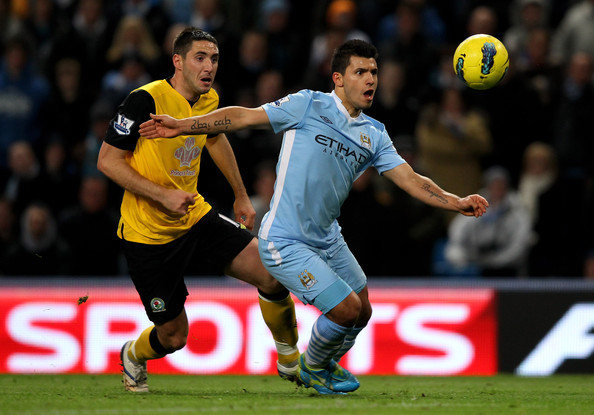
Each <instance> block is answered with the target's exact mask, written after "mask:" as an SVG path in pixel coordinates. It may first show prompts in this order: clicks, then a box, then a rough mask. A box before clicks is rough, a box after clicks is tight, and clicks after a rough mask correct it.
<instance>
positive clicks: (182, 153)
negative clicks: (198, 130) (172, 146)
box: [174, 137, 200, 167]
mask: <svg viewBox="0 0 594 415" xmlns="http://www.w3.org/2000/svg"><path fill="white" fill-rule="evenodd" d="M195 144H196V139H195V138H194V137H188V138H186V141H185V142H184V145H183V146H182V147H179V148H178V149H177V150H175V154H174V155H175V158H176V159H178V160H179V165H180V167H190V163H191V162H192V160H194V159H196V158H198V155H199V154H200V148H199V147H194V145H195Z"/></svg>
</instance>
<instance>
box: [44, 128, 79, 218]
mask: <svg viewBox="0 0 594 415" xmlns="http://www.w3.org/2000/svg"><path fill="white" fill-rule="evenodd" d="M40 179H41V189H40V192H39V193H38V194H37V198H38V199H40V200H43V201H44V202H45V203H46V204H47V205H48V207H50V209H51V210H52V215H54V216H55V217H58V215H60V213H61V212H62V211H63V210H64V209H66V208H69V207H71V206H72V205H73V204H75V203H76V200H77V197H76V193H77V189H78V186H79V182H80V177H79V164H75V163H74V162H72V161H69V160H68V157H67V153H66V147H65V145H64V143H63V142H62V141H60V140H57V139H56V140H53V141H51V142H49V143H47V145H46V146H45V149H44V152H43V163H42V169H41V173H40Z"/></svg>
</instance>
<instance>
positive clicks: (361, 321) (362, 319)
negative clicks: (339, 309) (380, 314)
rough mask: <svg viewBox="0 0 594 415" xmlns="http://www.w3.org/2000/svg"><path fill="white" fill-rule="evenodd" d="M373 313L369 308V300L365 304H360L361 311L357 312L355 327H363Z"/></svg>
mask: <svg viewBox="0 0 594 415" xmlns="http://www.w3.org/2000/svg"><path fill="white" fill-rule="evenodd" d="M372 315H373V310H372V308H371V304H369V302H368V303H367V304H361V312H360V313H359V318H358V320H357V327H365V326H366V325H367V323H369V320H370V319H371V316H372Z"/></svg>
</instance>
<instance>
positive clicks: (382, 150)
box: [373, 129, 406, 174]
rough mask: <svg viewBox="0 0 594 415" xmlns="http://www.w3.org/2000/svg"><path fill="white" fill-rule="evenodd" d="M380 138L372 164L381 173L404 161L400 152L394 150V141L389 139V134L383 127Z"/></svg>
mask: <svg viewBox="0 0 594 415" xmlns="http://www.w3.org/2000/svg"><path fill="white" fill-rule="evenodd" d="M380 137H381V139H380V142H379V145H378V149H377V151H376V153H375V158H374V161H373V166H374V167H375V169H376V170H377V171H378V173H380V174H382V173H383V172H385V171H388V170H391V169H393V168H394V167H397V166H399V165H401V164H404V163H406V161H405V160H404V159H403V158H402V156H401V155H400V154H398V152H397V151H396V147H394V143H393V142H392V140H391V139H390V136H389V135H388V133H387V132H386V130H385V129H384V130H383V132H382V134H381V136H380Z"/></svg>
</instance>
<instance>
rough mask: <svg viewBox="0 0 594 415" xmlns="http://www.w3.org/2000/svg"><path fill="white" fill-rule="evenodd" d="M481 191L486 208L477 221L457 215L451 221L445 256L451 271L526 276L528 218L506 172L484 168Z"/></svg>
mask: <svg viewBox="0 0 594 415" xmlns="http://www.w3.org/2000/svg"><path fill="white" fill-rule="evenodd" d="M483 178H484V183H485V188H484V189H482V190H481V192H480V193H481V194H483V195H484V196H485V198H487V200H489V210H488V211H487V213H486V214H485V215H483V216H482V217H481V218H479V219H478V220H467V219H470V218H465V217H463V216H461V217H456V218H454V220H453V221H452V222H451V223H450V226H449V229H448V240H447V243H446V246H445V257H446V259H447V260H448V262H449V263H450V264H451V265H452V267H453V268H454V270H456V269H461V270H464V269H465V268H467V267H476V269H477V270H478V272H479V273H478V275H477V276H480V277H525V276H526V269H527V255H528V250H529V248H530V242H531V239H530V236H531V227H530V217H529V216H528V212H527V211H526V208H525V207H524V205H523V204H522V202H521V201H520V199H519V197H518V194H517V192H516V191H515V190H514V189H513V188H511V182H510V176H509V173H508V172H507V171H506V170H505V169H504V168H502V167H500V166H494V167H490V168H489V169H487V170H486V171H485V173H484V175H483Z"/></svg>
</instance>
